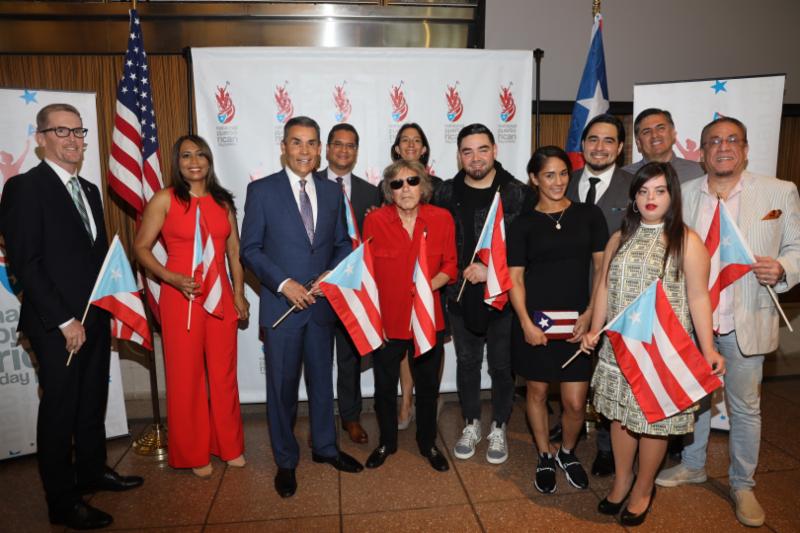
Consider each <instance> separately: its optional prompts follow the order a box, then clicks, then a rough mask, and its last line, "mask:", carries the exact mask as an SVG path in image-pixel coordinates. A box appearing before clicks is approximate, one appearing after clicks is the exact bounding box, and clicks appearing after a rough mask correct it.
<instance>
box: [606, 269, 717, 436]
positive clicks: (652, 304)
mask: <svg viewBox="0 0 800 533" xmlns="http://www.w3.org/2000/svg"><path fill="white" fill-rule="evenodd" d="M605 329H606V330H607V331H606V334H607V335H608V339H609V341H611V345H612V346H613V348H614V354H615V355H616V358H617V364H619V368H620V370H621V371H622V373H623V375H624V376H625V379H626V380H627V381H628V383H629V384H630V386H631V390H632V391H633V395H634V397H635V398H636V401H637V402H638V403H639V407H640V408H641V409H642V413H644V416H645V418H646V419H647V421H648V422H649V423H650V424H653V423H655V422H658V421H659V420H663V419H665V418H667V417H669V416H672V415H674V414H676V413H679V412H681V411H683V410H684V409H686V408H688V407H689V406H691V405H692V404H693V403H695V402H696V401H698V400H700V399H701V398H703V397H705V396H706V395H708V394H711V393H712V392H713V391H714V390H715V389H717V388H718V387H720V386H721V385H722V382H721V381H720V380H719V378H718V377H717V376H715V375H714V374H713V373H712V371H711V367H710V366H709V364H708V363H707V362H706V360H705V359H704V358H703V354H701V353H700V350H698V349H697V346H695V344H694V342H693V341H692V338H691V337H690V336H689V334H688V333H687V332H686V330H685V329H684V328H683V326H682V325H681V323H680V321H679V320H678V317H677V316H675V312H674V311H673V310H672V306H671V305H670V303H669V300H668V299H667V294H666V292H664V287H663V285H662V284H661V280H656V281H654V282H653V283H652V284H651V285H650V286H649V287H648V288H647V289H646V290H645V291H644V292H643V293H642V294H640V295H639V296H638V297H637V298H636V299H635V300H634V301H633V302H631V303H630V305H628V306H627V307H626V308H625V309H624V310H623V311H622V312H621V313H620V314H619V315H617V316H616V317H615V318H614V320H612V321H611V322H609V324H608V325H607V326H606V328H605Z"/></svg>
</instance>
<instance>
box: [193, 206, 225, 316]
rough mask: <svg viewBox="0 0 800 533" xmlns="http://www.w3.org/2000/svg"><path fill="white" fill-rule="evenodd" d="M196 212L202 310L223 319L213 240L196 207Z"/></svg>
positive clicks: (220, 279)
mask: <svg viewBox="0 0 800 533" xmlns="http://www.w3.org/2000/svg"><path fill="white" fill-rule="evenodd" d="M197 212H198V214H199V215H200V220H199V225H200V238H201V239H202V242H203V283H202V285H201V287H202V289H201V290H202V293H203V309H205V310H206V311H207V312H208V314H210V315H212V316H215V317H217V318H223V316H224V315H223V312H222V277H221V273H220V269H219V267H218V266H217V258H216V251H215V250H214V240H213V239H212V238H211V233H210V232H209V231H208V226H207V225H206V221H205V218H203V215H202V213H201V212H200V207H199V206H198V208H197Z"/></svg>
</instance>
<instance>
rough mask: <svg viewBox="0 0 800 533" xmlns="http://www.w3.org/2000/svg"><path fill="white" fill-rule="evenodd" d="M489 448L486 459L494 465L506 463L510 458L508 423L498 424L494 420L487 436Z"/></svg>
mask: <svg viewBox="0 0 800 533" xmlns="http://www.w3.org/2000/svg"><path fill="white" fill-rule="evenodd" d="M486 440H488V441H489V448H488V449H487V450H486V460H487V461H489V462H490V463H491V464H493V465H499V464H501V463H505V462H506V459H508V443H507V442H506V425H505V424H501V425H500V426H498V425H497V422H492V429H491V431H489V434H488V435H487V436H486Z"/></svg>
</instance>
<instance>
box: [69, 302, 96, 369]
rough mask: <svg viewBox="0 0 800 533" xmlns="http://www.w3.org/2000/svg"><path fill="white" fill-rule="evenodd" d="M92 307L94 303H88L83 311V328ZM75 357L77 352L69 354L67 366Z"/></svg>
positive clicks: (73, 351)
mask: <svg viewBox="0 0 800 533" xmlns="http://www.w3.org/2000/svg"><path fill="white" fill-rule="evenodd" d="M92 294H94V291H92ZM90 305H92V303H91V302H89V303H87V304H86V309H84V311H83V317H82V318H81V326H82V325H83V323H84V322H85V321H86V315H88V314H89V306H90ZM73 355H75V350H72V351H71V352H69V357H67V366H69V364H70V363H71V362H72V356H73Z"/></svg>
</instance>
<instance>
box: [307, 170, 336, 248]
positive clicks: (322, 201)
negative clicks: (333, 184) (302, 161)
mask: <svg viewBox="0 0 800 533" xmlns="http://www.w3.org/2000/svg"><path fill="white" fill-rule="evenodd" d="M327 179H328V178H327V177H325V178H323V177H321V176H319V175H314V188H315V189H316V192H317V194H316V196H317V220H316V224H314V242H317V240H318V239H319V234H320V233H322V231H321V230H322V228H326V227H328V226H327V225H328V224H330V222H329V221H328V217H327V213H328V209H329V208H328V198H327V196H326V195H325V194H323V190H324V185H325V184H324V183H323V180H327ZM337 187H338V184H337ZM340 190H341V189H340Z"/></svg>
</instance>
